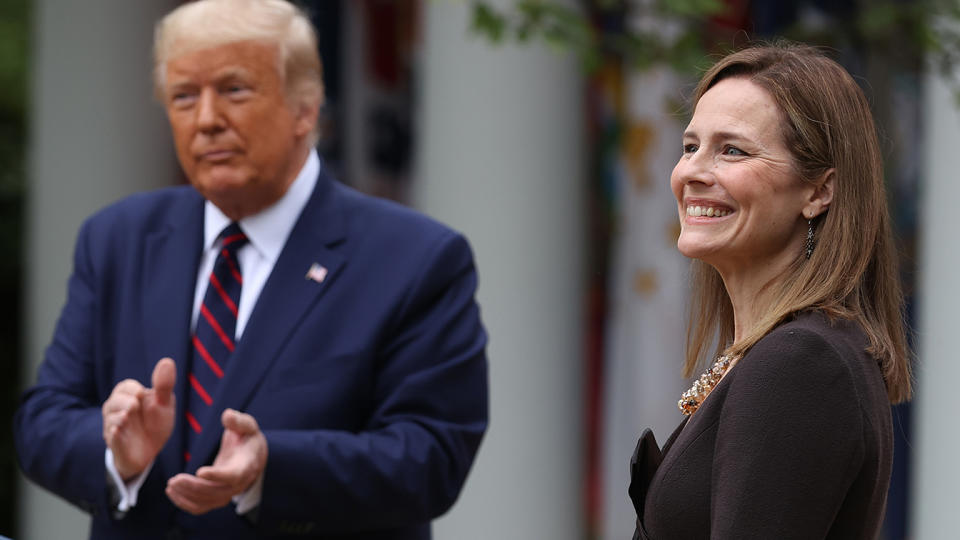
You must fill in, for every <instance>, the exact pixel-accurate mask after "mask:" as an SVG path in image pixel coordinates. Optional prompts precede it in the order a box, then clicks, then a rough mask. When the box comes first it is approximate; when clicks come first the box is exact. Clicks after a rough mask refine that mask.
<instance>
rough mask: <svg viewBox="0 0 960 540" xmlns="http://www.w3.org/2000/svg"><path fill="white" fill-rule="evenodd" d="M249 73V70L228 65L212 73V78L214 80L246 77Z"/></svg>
mask: <svg viewBox="0 0 960 540" xmlns="http://www.w3.org/2000/svg"><path fill="white" fill-rule="evenodd" d="M249 75H250V72H249V71H248V70H246V69H243V68H242V67H237V66H233V67H228V68H224V69H223V70H221V71H217V72H215V73H214V76H213V79H214V80H216V81H223V80H226V79H246V78H248V77H249Z"/></svg>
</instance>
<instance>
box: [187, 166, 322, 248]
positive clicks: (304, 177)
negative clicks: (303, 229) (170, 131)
mask: <svg viewBox="0 0 960 540" xmlns="http://www.w3.org/2000/svg"><path fill="white" fill-rule="evenodd" d="M319 174H320V157H319V156H318V155H317V151H316V150H310V154H309V155H308V156H307V161H306V163H304V164H303V168H302V169H300V173H299V174H297V177H296V179H294V181H293V183H292V184H290V187H289V188H287V192H286V193H284V194H283V197H281V198H280V200H278V201H277V202H276V203H274V204H273V205H271V206H269V207H268V208H266V209H264V210H261V211H260V212H258V213H256V214H254V215H252V216H247V217H245V218H243V219H241V220H240V228H241V229H243V232H244V233H246V235H247V238H249V239H250V245H252V246H253V247H254V249H256V250H257V251H258V252H259V253H260V255H262V256H263V257H265V258H267V259H269V260H273V261H276V260H277V258H278V257H279V256H280V250H281V249H283V245H284V244H285V243H286V242H287V237H288V236H290V231H292V230H293V226H294V224H296V222H297V219H298V218H299V217H300V212H301V211H302V210H303V207H304V206H306V205H307V201H308V200H309V199H310V194H311V193H313V189H314V187H316V185H317V176H318V175H319ZM230 222H231V220H230V218H228V217H227V216H226V215H224V213H223V212H221V211H220V209H219V208H217V206H216V205H215V204H213V203H212V202H210V201H207V202H206V203H205V204H204V223H203V239H204V240H203V247H204V251H206V250H209V249H211V248H212V247H213V246H214V243H215V242H216V241H217V236H218V235H219V234H220V232H221V231H222V230H223V228H224V227H226V226H227V225H229V224H230Z"/></svg>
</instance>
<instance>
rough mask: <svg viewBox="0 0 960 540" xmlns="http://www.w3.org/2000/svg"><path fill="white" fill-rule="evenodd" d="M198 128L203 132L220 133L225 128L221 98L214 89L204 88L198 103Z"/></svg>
mask: <svg viewBox="0 0 960 540" xmlns="http://www.w3.org/2000/svg"><path fill="white" fill-rule="evenodd" d="M197 127H198V128H199V129H200V130H201V131H218V130H220V129H222V128H223V117H222V116H221V112H220V103H219V96H218V95H217V93H216V91H214V90H213V89H212V88H204V89H203V90H201V92H200V99H199V100H198V102H197Z"/></svg>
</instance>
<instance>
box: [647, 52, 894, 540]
mask: <svg viewBox="0 0 960 540" xmlns="http://www.w3.org/2000/svg"><path fill="white" fill-rule="evenodd" d="M670 184H671V188H672V190H673V194H674V196H675V197H676V200H677V210H678V214H679V218H680V221H681V233H680V237H679V240H678V242H677V247H678V248H679V250H680V251H681V252H682V253H683V254H684V255H686V256H688V257H691V258H693V259H694V262H693V265H694V271H693V294H692V297H691V309H690V317H691V319H690V326H689V328H688V344H687V361H686V365H685V371H686V373H687V374H688V375H689V374H691V373H692V372H694V371H695V370H696V369H697V367H698V366H703V365H704V364H710V361H709V360H708V358H707V357H708V354H709V351H710V349H711V344H713V343H715V344H716V354H717V359H716V361H715V362H713V363H712V366H711V367H710V368H709V369H708V370H707V372H706V373H704V375H703V376H701V377H700V378H699V379H698V380H696V381H695V383H694V386H693V387H692V388H691V389H690V390H689V391H688V392H686V393H684V394H683V396H682V397H681V399H680V402H679V403H678V405H679V407H680V409H681V410H682V411H683V413H684V414H685V415H687V419H686V420H684V422H683V423H681V424H680V426H679V427H678V428H677V430H676V431H674V433H673V434H672V435H671V436H670V437H669V439H667V441H666V443H665V444H664V446H663V448H662V449H661V448H658V446H657V444H656V441H655V439H654V437H653V435H652V433H651V432H650V431H649V430H647V431H646V432H645V433H644V435H643V437H642V438H641V440H640V443H639V444H638V446H637V452H636V454H635V456H634V460H633V462H632V464H631V465H632V467H631V472H632V481H631V486H630V496H631V498H632V499H633V502H634V506H635V508H636V510H637V517H638V519H637V529H636V536H635V538H690V539H694V538H798V539H799V538H805V539H806V538H844V539H847V538H864V539H866V538H874V537H875V536H876V535H877V532H878V530H879V527H880V525H881V523H882V521H883V513H884V505H885V501H886V491H887V486H888V485H889V482H890V469H891V463H892V453H893V438H892V428H891V421H890V410H889V403H890V402H894V403H896V402H900V401H903V400H905V399H908V398H909V396H910V368H909V354H908V352H907V348H906V340H905V331H904V325H903V317H902V295H901V292H900V286H899V283H898V281H897V280H898V277H897V276H898V274H897V268H896V261H895V258H894V249H893V241H892V238H891V234H890V229H889V227H890V226H889V218H888V214H887V208H886V195H885V192H884V185H883V176H882V162H881V158H880V152H879V146H878V143H877V137H876V132H875V128H874V124H873V119H872V117H871V114H870V110H869V108H868V106H867V102H866V99H865V98H864V96H863V94H862V92H861V91H860V89H859V87H857V85H856V83H855V82H854V81H853V79H852V78H851V77H850V75H849V74H847V73H846V72H845V71H844V70H843V69H842V68H841V67H840V66H839V65H837V64H836V63H835V62H833V61H832V60H830V59H828V58H826V57H825V56H823V55H822V54H821V53H819V52H818V51H816V50H815V49H812V48H809V47H805V46H798V45H778V46H764V47H755V48H750V49H746V50H743V51H740V52H737V53H733V54H731V55H729V56H727V57H726V58H724V59H722V60H721V61H720V62H719V63H718V64H717V65H715V66H714V67H713V68H712V69H711V70H709V71H708V72H707V74H706V75H705V76H704V77H703V79H702V80H701V82H700V85H699V86H698V88H697V92H696V95H695V110H694V114H693V118H692V119H691V121H690V124H689V126H688V127H687V129H686V131H685V133H684V135H683V152H682V154H681V157H680V160H679V162H678V163H677V165H676V167H675V168H674V171H673V174H672V175H671V178H670Z"/></svg>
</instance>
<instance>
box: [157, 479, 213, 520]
mask: <svg viewBox="0 0 960 540" xmlns="http://www.w3.org/2000/svg"><path fill="white" fill-rule="evenodd" d="M165 491H166V494H167V498H168V499H170V502H172V503H173V504H174V506H176V507H177V508H179V509H181V510H183V511H184V512H187V513H190V514H193V515H195V516H198V515H200V514H204V513H206V512H207V510H208V509H207V508H206V506H205V505H201V504H200V503H198V502H197V501H195V500H193V499H192V498H190V496H189V495H186V494H184V493H181V492H178V491H177V490H175V489H173V488H171V487H169V486H168V487H167V489H166V490H165Z"/></svg>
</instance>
